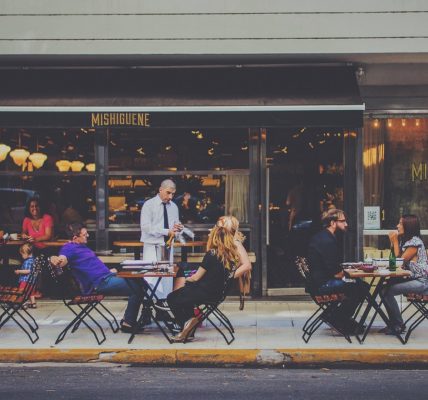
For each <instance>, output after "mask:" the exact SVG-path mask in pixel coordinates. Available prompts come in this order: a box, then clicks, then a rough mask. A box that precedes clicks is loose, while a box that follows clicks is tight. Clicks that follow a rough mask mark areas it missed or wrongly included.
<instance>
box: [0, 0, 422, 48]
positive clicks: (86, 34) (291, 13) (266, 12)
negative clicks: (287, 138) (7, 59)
mask: <svg viewBox="0 0 428 400" xmlns="http://www.w3.org/2000/svg"><path fill="white" fill-rule="evenodd" d="M427 21H428V1H427V0H402V1H398V0H358V1H351V0H264V1H260V0H222V1H219V0H0V55H27V54H33V55H55V54H59V55H67V54H83V55H85V54H89V55H91V54H94V55H97V54H106V55H121V54H129V55H162V54H165V55H180V54H193V55H203V54H214V55H215V54H256V55H257V54H296V55H299V54H345V53H346V54H359V53H423V52H428V23H427Z"/></svg>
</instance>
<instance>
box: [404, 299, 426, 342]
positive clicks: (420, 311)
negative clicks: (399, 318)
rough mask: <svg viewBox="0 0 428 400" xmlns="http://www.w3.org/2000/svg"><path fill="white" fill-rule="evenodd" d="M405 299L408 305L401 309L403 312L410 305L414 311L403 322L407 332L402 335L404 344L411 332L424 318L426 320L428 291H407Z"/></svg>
mask: <svg viewBox="0 0 428 400" xmlns="http://www.w3.org/2000/svg"><path fill="white" fill-rule="evenodd" d="M406 297H407V300H408V301H409V304H408V306H407V307H406V308H405V309H404V310H403V313H404V312H405V311H406V310H407V309H408V308H409V307H411V306H413V307H414V308H415V311H414V312H413V314H412V315H410V317H409V318H407V320H406V321H405V322H404V324H405V325H406V326H407V333H406V336H405V337H404V343H403V344H406V343H407V342H408V340H409V337H410V335H411V334H412V332H413V331H414V330H415V329H416V328H417V327H418V326H419V325H420V324H421V323H422V322H423V321H424V320H425V319H426V320H428V308H427V305H428V292H427V291H425V292H424V293H408V294H406Z"/></svg>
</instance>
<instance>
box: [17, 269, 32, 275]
mask: <svg viewBox="0 0 428 400" xmlns="http://www.w3.org/2000/svg"><path fill="white" fill-rule="evenodd" d="M30 272H31V271H30V270H28V269H15V274H16V275H29V274H30Z"/></svg>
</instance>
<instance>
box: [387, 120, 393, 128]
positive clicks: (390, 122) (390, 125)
mask: <svg viewBox="0 0 428 400" xmlns="http://www.w3.org/2000/svg"><path fill="white" fill-rule="evenodd" d="M388 128H392V119H388Z"/></svg>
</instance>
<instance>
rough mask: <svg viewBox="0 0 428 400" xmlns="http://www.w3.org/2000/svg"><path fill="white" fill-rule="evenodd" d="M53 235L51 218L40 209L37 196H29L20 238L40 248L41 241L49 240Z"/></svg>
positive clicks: (42, 245) (42, 246) (41, 245)
mask: <svg viewBox="0 0 428 400" xmlns="http://www.w3.org/2000/svg"><path fill="white" fill-rule="evenodd" d="M52 236H53V219H52V217H51V216H50V215H49V214H45V213H43V212H42V211H41V210H40V201H39V198H38V197H31V198H30V199H29V200H28V202H27V205H26V207H25V218H24V221H23V222H22V238H23V239H24V240H25V241H27V242H29V243H32V244H33V245H34V246H35V247H37V248H39V249H42V248H44V247H46V246H45V245H44V244H43V242H44V241H47V240H51V239H52Z"/></svg>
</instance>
